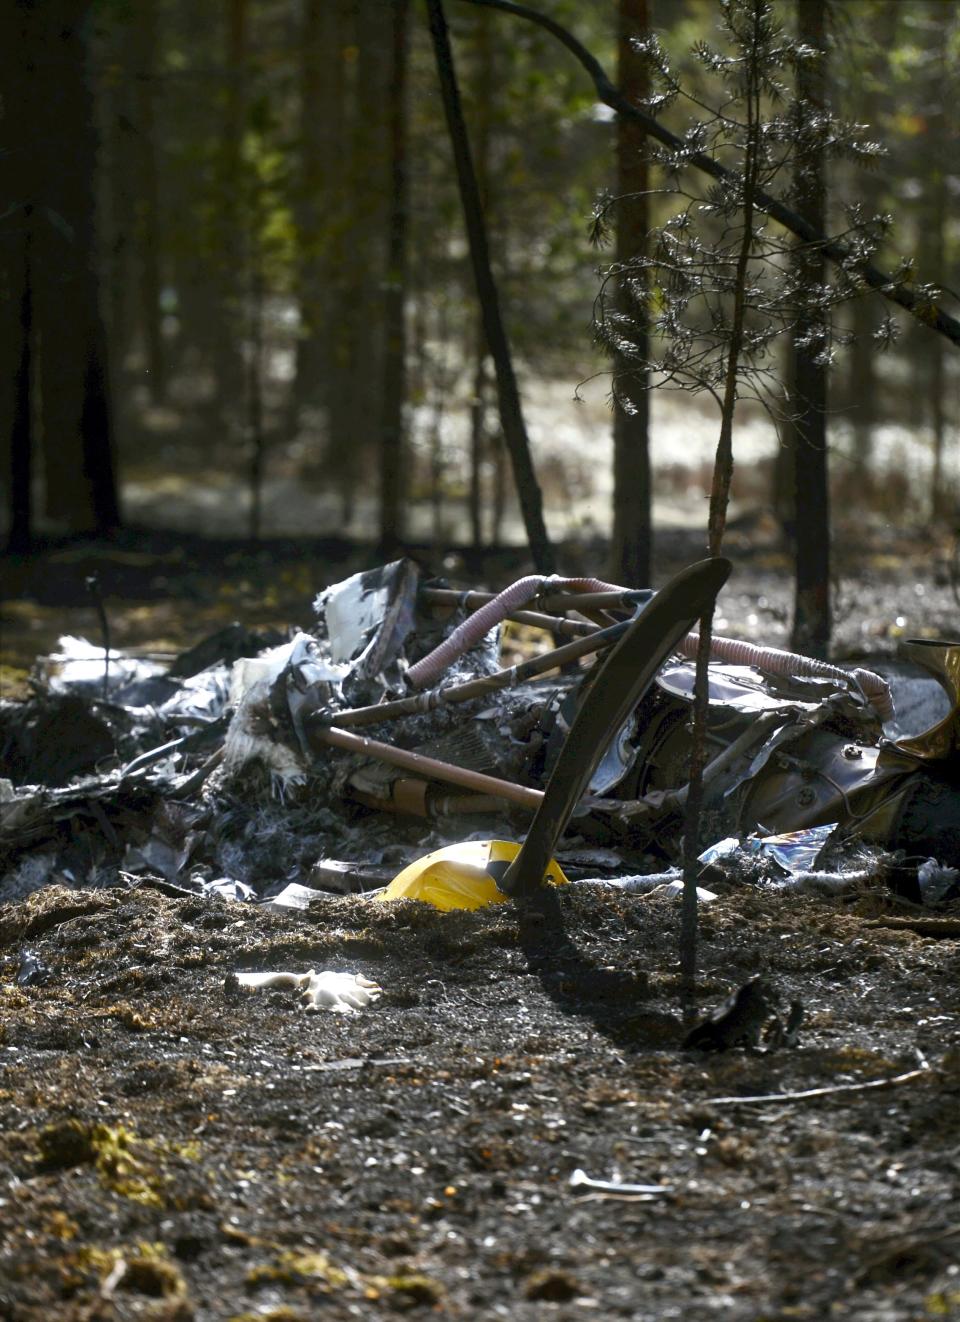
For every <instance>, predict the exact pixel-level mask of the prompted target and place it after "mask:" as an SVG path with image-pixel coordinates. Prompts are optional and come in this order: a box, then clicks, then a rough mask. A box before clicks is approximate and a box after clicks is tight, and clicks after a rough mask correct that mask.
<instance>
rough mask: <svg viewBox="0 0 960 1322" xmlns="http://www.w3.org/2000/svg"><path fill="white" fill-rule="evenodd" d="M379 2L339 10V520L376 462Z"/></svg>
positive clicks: (333, 433) (332, 421) (381, 207)
mask: <svg viewBox="0 0 960 1322" xmlns="http://www.w3.org/2000/svg"><path fill="white" fill-rule="evenodd" d="M383 12H384V11H383V6H382V4H381V0H359V3H357V4H355V5H354V6H353V12H352V13H350V12H348V13H347V15H346V17H347V18H348V19H349V20H350V22H351V24H352V28H351V40H350V43H349V45H348V46H347V47H346V49H345V50H344V51H343V53H342V56H341V58H343V57H346V56H347V55H348V54H349V77H348V78H347V84H346V94H347V95H346V114H345V125H344V137H345V141H346V143H347V148H346V156H345V160H344V168H343V170H342V172H341V176H340V177H339V178H338V180H337V189H336V193H335V195H334V203H333V208H334V209H333V218H334V230H335V234H334V240H333V242H332V244H331V250H330V267H329V286H330V289H329V303H328V306H329V309H330V316H329V335H330V342H331V352H330V372H331V380H330V386H329V394H328V404H329V438H328V445H327V451H326V472H327V475H328V477H329V479H330V481H331V482H332V483H333V484H334V485H335V486H336V488H337V490H338V493H339V496H340V503H341V518H342V520H343V522H344V523H345V524H349V523H350V521H351V520H352V518H353V515H354V511H355V506H356V498H357V493H358V492H359V491H360V490H362V489H363V488H364V487H365V485H366V484H365V482H364V471H365V466H366V465H369V464H376V462H377V458H378V450H379V443H378V433H379V429H380V426H381V422H382V407H383V403H382V395H383V338H384V320H383V315H384V311H385V307H384V299H383V292H382V291H383V282H384V280H385V278H386V262H387V248H388V241H389V224H390V209H389V195H390V185H389V182H388V181H389V178H390V170H389V158H390V141H389V132H388V122H387V105H388V101H389V88H390V78H391V35H390V34H391V29H390V25H387V24H384V23H383V22H382V21H381V20H382V17H383Z"/></svg>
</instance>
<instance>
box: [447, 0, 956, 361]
mask: <svg viewBox="0 0 960 1322" xmlns="http://www.w3.org/2000/svg"><path fill="white" fill-rule="evenodd" d="M465 3H466V4H471V5H480V6H483V7H485V8H488V9H500V10H502V11H503V12H504V13H506V14H513V15H514V16H515V17H516V18H523V19H526V20H527V21H528V22H530V23H535V24H536V25H537V26H538V27H541V28H544V29H545V30H546V31H547V32H549V33H550V34H551V35H552V36H554V37H556V39H557V41H559V42H560V43H561V44H562V45H563V46H565V47H566V48H567V50H568V51H570V53H571V55H573V57H574V58H575V59H576V60H577V61H578V62H579V63H580V64H581V65H582V67H583V68H584V69H585V70H586V72H587V73H588V74H589V75H590V77H591V79H592V80H593V85H594V88H595V90H596V93H597V99H598V100H600V101H602V102H603V104H604V105H607V106H609V107H610V108H611V110H615V111H616V112H617V114H618V115H626V116H628V117H629V118H631V119H634V120H636V121H637V122H638V123H639V124H642V125H643V127H644V129H645V131H646V132H647V133H648V134H649V135H650V137H652V138H655V139H656V140H657V141H658V142H662V143H663V144H664V145H665V146H667V147H669V148H670V150H671V151H682V152H684V153H685V156H686V162H687V164H689V165H693V166H695V167H696V168H697V169H698V170H702V171H703V172H704V173H705V174H709V175H711V176H712V177H713V178H714V179H717V180H719V181H720V182H722V183H726V184H729V183H734V182H736V180H737V177H738V176H737V175H736V173H735V172H734V171H732V170H728V169H727V167H726V166H724V165H721V164H720V162H719V161H715V160H713V159H712V157H710V156H708V155H707V154H706V153H704V152H698V151H694V152H691V151H690V150H689V148H688V147H687V146H686V145H685V143H684V141H683V139H682V138H679V137H678V136H677V135H676V134H675V133H672V132H671V131H670V130H669V129H668V128H666V127H665V126H664V125H663V124H661V123H660V121H659V120H658V119H656V118H655V117H654V116H653V115H651V114H648V112H647V111H645V110H642V109H641V108H640V107H639V106H635V105H633V104H632V102H630V101H628V100H627V99H626V98H625V97H624V96H622V95H621V93H620V92H619V91H618V89H617V88H616V86H615V85H614V84H613V83H612V82H611V81H610V79H609V78H608V77H607V74H606V72H605V70H604V68H603V66H602V65H601V64H600V62H599V61H598V60H597V59H596V58H595V56H593V55H591V53H590V52H589V51H588V50H587V48H586V47H585V46H584V45H583V44H582V43H581V42H579V41H578V40H577V38H576V37H575V36H574V35H573V33H572V32H570V31H569V30H568V29H567V28H565V27H563V26H562V24H560V23H558V22H556V20H555V19H552V18H549V17H548V16H547V15H546V14H541V13H538V12H537V10H535V9H530V8H528V7H527V6H526V5H521V4H516V3H514V0H465ZM756 204H757V206H758V207H760V209H761V210H762V211H764V212H766V214H767V215H768V216H770V217H772V219H773V220H775V221H777V222H778V224H780V225H782V226H783V227H784V229H788V230H790V232H791V233H792V234H795V235H796V236H797V237H798V238H800V239H803V240H804V241H805V242H806V243H816V244H820V245H822V248H823V252H824V255H825V256H826V257H827V258H828V259H829V260H830V261H831V262H834V263H835V264H836V265H838V266H840V267H842V268H843V270H844V271H846V272H848V273H850V274H853V275H855V276H856V277H857V278H858V279H860V280H862V281H863V283H864V284H865V285H867V286H868V287H869V288H870V289H875V290H876V291H877V292H878V293H879V294H882V295H883V297H884V298H886V299H888V300H889V301H890V302H891V303H896V304H897V306H898V307H901V308H903V309H904V310H905V311H906V312H909V313H910V315H911V316H913V317H916V319H917V320H918V321H920V322H922V323H923V325H924V326H929V327H930V329H931V330H935V331H939V333H940V334H941V335H945V336H946V337H947V339H948V340H951V341H952V342H953V343H954V344H956V345H958V346H960V320H958V319H957V318H956V317H952V316H951V315H950V314H949V313H948V312H946V311H944V309H943V308H942V307H941V306H940V304H939V303H938V302H937V301H936V299H933V298H930V297H929V296H928V293H927V291H926V290H923V289H920V290H917V289H914V288H911V287H910V286H909V285H906V284H904V283H903V276H902V275H898V274H896V273H894V274H891V273H889V272H886V271H882V270H880V268H879V267H877V266H874V264H873V263H872V262H869V261H865V260H863V258H861V257H859V256H858V254H857V253H856V251H855V250H853V249H851V248H849V247H847V245H846V244H844V243H842V242H840V241H839V240H836V239H828V238H827V237H826V236H825V235H823V234H821V233H819V232H818V231H817V230H816V229H815V228H814V227H813V226H812V225H810V224H809V223H808V222H807V221H806V220H804V218H803V216H801V215H800V213H799V212H797V211H794V210H793V208H792V207H789V206H787V205H786V203H785V202H782V201H780V199H779V198H776V197H773V196H771V194H769V193H767V192H766V191H765V190H764V189H758V190H757V194H756Z"/></svg>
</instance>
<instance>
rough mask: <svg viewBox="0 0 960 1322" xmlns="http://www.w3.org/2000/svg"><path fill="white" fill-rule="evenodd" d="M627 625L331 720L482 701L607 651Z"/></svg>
mask: <svg viewBox="0 0 960 1322" xmlns="http://www.w3.org/2000/svg"><path fill="white" fill-rule="evenodd" d="M628 623H629V621H624V622H623V623H622V624H612V625H610V627H609V628H607V629H598V630H597V631H596V632H595V633H592V634H590V635H589V637H586V638H577V639H575V641H574V642H572V643H564V645H563V646H562V647H556V648H554V649H553V651H551V652H544V653H543V655H542V656H535V657H531V658H530V660H529V661H521V662H520V664H519V665H516V666H508V667H507V669H505V670H498V671H497V672H496V674H493V675H485V676H484V677H483V678H482V679H469V680H467V681H466V682H465V683H463V684H451V685H450V686H449V687H448V688H439V689H429V690H428V691H427V692H425V693H416V694H413V695H412V696H411V697H409V698H396V699H394V701H392V702H380V703H375V704H374V705H373V706H370V707H349V708H347V709H346V710H345V711H340V712H337V713H335V715H334V716H333V718H332V719H333V720H335V721H336V723H337V725H338V726H339V727H344V726H354V725H379V724H380V722H381V721H393V720H396V719H397V718H398V717H400V716H416V715H418V714H422V713H423V712H428V711H434V710H435V709H436V708H437V707H445V706H447V705H448V704H450V703H457V702H469V701H470V700H471V698H480V697H483V695H484V694H486V693H494V692H496V691H497V690H498V689H506V688H513V686H514V685H516V684H522V683H524V681H526V680H528V679H533V678H535V676H537V675H542V674H544V673H545V672H546V671H548V670H555V669H557V668H558V667H561V666H565V665H568V664H569V663H570V662H571V661H576V660H578V659H579V658H580V657H583V656H590V655H591V654H592V653H594V652H599V651H601V649H602V648H604V647H609V646H610V645H611V644H612V643H615V642H616V641H617V639H618V638H620V637H622V635H623V633H624V631H625V630H626V628H627V624H628ZM314 722H315V723H316V726H317V727H318V726H321V725H322V724H323V717H322V713H319V712H318V713H317V714H316V715H315V716H314V717H312V718H311V725H313V724H314Z"/></svg>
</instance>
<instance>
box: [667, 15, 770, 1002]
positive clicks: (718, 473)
mask: <svg viewBox="0 0 960 1322" xmlns="http://www.w3.org/2000/svg"><path fill="white" fill-rule="evenodd" d="M754 22H755V24H758V22H759V11H758V10H757V9H756V8H755V13H754ZM754 49H755V47H754ZM747 76H748V83H747V91H746V101H747V141H746V161H745V165H744V172H743V198H742V201H741V205H742V208H743V222H742V223H743V238H742V242H741V244H740V249H739V253H738V256H737V268H736V275H735V281H734V290H733V300H734V301H733V315H732V319H731V325H730V339H729V345H728V349H727V362H726V370H725V373H724V382H723V396H722V399H721V412H720V436H719V439H718V441H717V453H716V458H715V460H714V466H713V482H712V485H711V489H710V514H709V519H708V524H707V544H708V549H709V552H710V555H719V554H720V550H721V547H722V545H723V534H724V531H725V529H726V524H727V507H728V505H729V503H730V483H731V480H732V478H733V419H734V414H735V412H736V406H737V380H738V371H739V366H740V354H741V351H742V349H743V339H744V319H745V313H746V301H747V300H746V284H747V275H748V272H749V267H750V252H751V248H752V246H753V238H754V235H753V217H754V210H755V201H756V191H757V187H758V177H759V169H760V143H759V129H760V93H759V86H758V84H759V78H758V70H757V68H756V64H755V61H753V62H751V65H750V67H749V69H748V75H747ZM712 633H713V605H712V604H711V606H710V608H709V610H707V611H706V612H705V613H704V615H703V617H702V618H701V620H700V642H699V645H698V647H697V661H696V678H695V681H694V699H693V738H692V748H691V752H690V791H689V795H688V798H687V806H686V814H685V817H684V832H683V906H682V910H681V916H680V987H681V999H682V1001H683V1004H684V1008H685V1010H686V1011H687V1012H692V1010H693V1005H694V1000H695V997H696V979H697V919H698V913H697V873H698V871H699V866H698V865H699V857H698V856H699V853H700V817H701V813H702V810H703V768H704V764H705V762H706V747H707V714H708V709H709V662H710V643H711V637H712Z"/></svg>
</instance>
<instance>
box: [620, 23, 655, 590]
mask: <svg viewBox="0 0 960 1322" xmlns="http://www.w3.org/2000/svg"><path fill="white" fill-rule="evenodd" d="M649 25H650V12H649V4H648V0H620V7H619V32H618V37H617V52H618V79H617V81H618V84H619V88H620V92H621V93H622V95H623V96H625V97H626V98H627V100H629V101H631V102H633V103H639V102H641V101H642V100H643V98H644V97H645V96H646V95H647V94H648V92H649V78H648V75H647V67H646V63H645V61H644V60H643V59H642V58H641V57H640V56H639V55H638V54H637V52H636V51H635V50H634V48H633V45H632V39H633V38H637V37H643V36H646V35H647V33H648V31H649ZM645 144H646V134H645V133H644V131H643V129H642V127H641V126H640V125H639V124H638V123H637V122H636V120H633V119H627V118H625V117H624V116H623V115H620V116H619V117H618V119H617V195H618V197H619V201H618V203H617V212H616V215H617V262H618V264H621V265H622V264H624V263H628V262H630V260H631V259H632V258H635V257H636V256H637V255H638V254H639V253H640V252H642V250H643V247H644V245H645V243H646V241H647V230H648V229H649V227H650V221H649V206H648V204H647V196H646V194H647V187H648V173H649V171H648V166H647V159H646V147H645ZM639 297H640V298H641V299H642V298H643V297H644V294H643V291H640V293H639ZM636 301H637V293H636V292H634V291H633V290H632V289H631V287H630V286H629V285H628V284H627V283H626V282H622V283H621V285H620V287H619V289H618V291H617V302H618V304H619V307H620V310H621V311H622V312H623V313H624V314H626V315H628V316H629V315H631V314H634V318H635V319H634V327H635V328H634V330H633V331H632V332H631V335H632V339H633V342H634V346H635V352H636V356H637V358H638V359H639V360H640V361H644V360H645V359H646V357H647V333H646V329H645V326H646V320H647V313H646V308H645V307H641V308H637V306H636ZM613 370H614V381H615V390H614V413H613V535H612V543H611V551H610V577H611V578H612V579H613V581H614V583H626V584H627V585H628V586H629V587H645V586H646V585H647V584H649V582H650V557H651V550H652V520H651V498H652V493H651V473H650V441H649V425H650V395H649V393H648V391H647V372H646V369H644V368H641V367H637V366H631V364H630V363H629V362H628V361H627V360H626V359H624V357H623V355H620V354H618V355H617V357H616V359H615V360H614V368H613Z"/></svg>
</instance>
